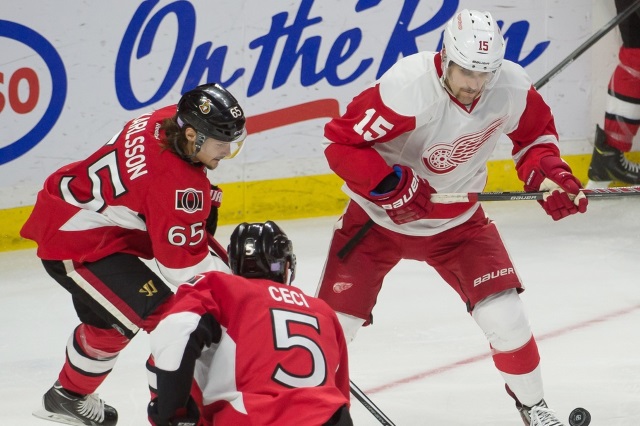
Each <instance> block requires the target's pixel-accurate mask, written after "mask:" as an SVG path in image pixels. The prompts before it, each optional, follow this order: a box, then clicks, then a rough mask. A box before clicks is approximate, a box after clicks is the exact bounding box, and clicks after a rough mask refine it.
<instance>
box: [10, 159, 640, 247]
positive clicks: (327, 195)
mask: <svg viewBox="0 0 640 426" xmlns="http://www.w3.org/2000/svg"><path fill="white" fill-rule="evenodd" d="M563 158H564V159H565V160H566V161H567V163H569V165H570V166H571V168H572V169H573V172H574V174H575V175H576V176H578V177H579V178H580V180H582V182H583V183H586V180H587V170H588V169H589V162H590V161H591V155H567V156H563ZM629 159H631V160H632V161H636V162H640V153H638V152H636V153H632V154H631V155H629ZM487 167H488V171H489V179H488V181H487V186H486V188H485V191H520V190H522V182H520V181H519V180H518V177H517V175H516V173H515V168H514V164H513V161H512V160H498V161H491V162H489V163H488V165H487ZM220 186H221V187H222V189H223V190H224V196H223V203H222V207H221V208H220V218H219V222H220V224H221V225H229V224H236V223H240V222H245V221H246V222H262V221H265V220H286V219H301V218H308V217H318V216H334V215H335V216H337V215H339V214H340V213H342V211H343V210H344V207H345V205H346V203H347V196H346V195H345V194H344V193H343V192H342V191H341V190H340V188H341V186H342V180H341V179H340V178H338V177H337V176H336V175H333V174H328V175H319V176H304V177H295V178H286V179H273V180H263V181H255V182H234V183H226V184H222V185H220ZM32 209H33V207H32V206H27V207H17V208H12V209H5V210H0V224H2V227H1V231H0V251H9V250H20V249H26V248H33V247H35V246H36V245H35V243H34V242H32V241H29V240H25V239H23V238H21V237H20V234H19V233H20V228H21V227H22V225H23V224H24V222H25V221H26V220H27V218H28V217H29V214H31V211H32ZM327 232H330V231H329V230H327Z"/></svg>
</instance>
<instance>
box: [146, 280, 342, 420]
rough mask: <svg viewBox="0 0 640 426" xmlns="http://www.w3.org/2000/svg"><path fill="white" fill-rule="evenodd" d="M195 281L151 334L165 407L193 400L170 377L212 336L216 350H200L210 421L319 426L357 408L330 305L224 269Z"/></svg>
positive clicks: (199, 373) (198, 371)
mask: <svg viewBox="0 0 640 426" xmlns="http://www.w3.org/2000/svg"><path fill="white" fill-rule="evenodd" d="M194 281H195V285H193V286H181V287H180V288H179V290H178V292H177V293H176V300H175V305H174V306H173V307H172V309H171V311H170V312H169V313H168V314H167V316H166V317H165V318H164V319H163V320H162V321H160V323H159V325H158V327H157V328H156V329H155V330H154V331H153V332H152V333H151V336H150V339H151V350H152V354H153V356H154V358H155V365H156V368H157V369H158V373H157V375H158V387H157V388H158V406H159V407H160V410H163V409H165V410H166V409H167V405H172V404H173V405H174V407H173V408H172V409H171V410H170V411H169V412H175V411H174V410H175V408H177V407H179V406H180V404H184V401H186V395H188V391H189V389H188V387H187V388H185V387H184V386H183V387H182V388H181V387H180V383H182V382H184V380H180V378H175V379H172V378H171V377H176V376H175V374H173V375H172V374H170V373H171V372H175V371H177V370H179V369H180V368H181V366H184V365H188V364H189V362H188V358H189V357H193V356H194V355H193V354H194V349H193V347H194V344H198V342H200V343H199V347H200V348H202V347H203V343H202V342H207V340H208V341H209V342H211V345H210V347H208V348H207V347H206V346H204V349H205V350H204V351H203V352H202V354H197V356H199V360H198V362H197V364H196V366H195V379H196V381H197V383H198V385H199V387H200V389H201V390H202V397H203V403H204V407H205V408H204V418H205V420H206V421H207V422H210V421H211V420H212V419H213V424H214V425H234V426H242V425H260V426H266V425H319V424H322V423H324V422H326V421H327V420H329V418H330V417H331V416H332V415H333V414H334V413H335V412H336V411H337V410H338V409H339V408H340V407H342V406H343V405H348V404H349V375H348V359H347V348H346V343H345V340H344V335H343V333H342V328H341V326H340V323H339V322H338V319H337V317H336V315H335V313H334V311H333V310H332V309H331V308H330V307H329V306H328V305H327V304H326V303H325V302H324V301H322V300H319V299H316V298H313V297H310V296H307V295H305V294H303V293H302V291H301V290H299V289H298V288H295V287H291V286H286V285H282V284H278V283H275V282H273V281H268V280H261V279H245V278H242V277H239V276H233V275H227V274H224V273H219V272H211V273H207V274H204V275H200V276H197V277H196V278H195V279H194ZM210 336H213V339H212V338H211V337H210ZM163 371H164V372H167V374H166V375H163V374H164V373H163ZM188 373H190V371H184V372H182V373H181V374H188ZM165 377H169V379H168V380H167V379H165ZM179 389H181V390H179ZM177 393H183V395H176V394H177Z"/></svg>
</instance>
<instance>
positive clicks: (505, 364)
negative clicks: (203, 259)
mask: <svg viewBox="0 0 640 426" xmlns="http://www.w3.org/2000/svg"><path fill="white" fill-rule="evenodd" d="M492 350H493V362H494V363H495V365H496V367H497V368H498V370H499V371H500V373H501V374H502V377H503V378H504V381H505V383H506V384H507V386H508V387H509V388H510V389H511V391H512V392H513V393H514V394H515V396H516V397H517V398H518V400H519V401H520V402H521V403H522V404H524V405H526V406H529V407H531V406H533V405H535V404H537V403H538V402H540V400H541V399H542V398H543V397H544V391H543V388H542V374H541V373H540V354H539V352H538V345H537V344H536V340H535V338H534V337H533V336H531V339H530V340H529V341H528V342H527V343H526V344H525V345H524V346H522V347H520V348H518V349H515V350H513V351H506V352H502V351H497V350H495V349H492Z"/></svg>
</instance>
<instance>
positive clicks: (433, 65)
mask: <svg viewBox="0 0 640 426" xmlns="http://www.w3.org/2000/svg"><path fill="white" fill-rule="evenodd" d="M504 51H505V46H504V40H503V38H502V35H501V34H500V31H499V28H498V26H497V24H496V22H495V20H494V19H493V17H492V16H491V14H490V13H488V12H478V11H473V10H462V11H461V12H459V13H456V14H455V15H454V17H453V18H452V19H451V21H450V22H449V23H448V25H447V26H446V27H445V30H444V39H443V48H442V50H441V51H440V52H419V53H416V54H415V55H411V56H407V57H405V58H402V59H400V60H399V61H398V62H397V63H396V64H395V65H394V66H393V67H391V68H390V69H389V70H388V71H387V72H386V73H385V74H384V75H383V76H382V77H380V79H379V80H378V81H376V82H375V83H374V84H373V85H372V86H371V87H369V88H367V89H366V90H364V91H363V92H362V93H360V94H359V95H357V96H356V97H355V98H354V99H353V101H352V102H351V103H350V104H349V105H348V106H347V109H346V112H345V114H344V115H343V116H342V117H339V118H335V119H333V120H331V121H330V122H329V123H328V124H327V125H326V126H325V138H326V139H325V146H326V149H325V155H326V157H327V160H328V162H329V166H330V167H331V168H332V170H333V171H334V172H335V173H336V174H337V175H339V176H340V177H341V178H342V179H343V180H344V181H345V185H344V186H343V189H344V191H345V192H346V193H347V194H348V195H349V197H350V198H351V200H350V202H349V204H348V206H347V209H346V211H345V213H344V215H343V216H342V217H341V219H340V220H339V221H338V223H337V224H336V226H335V229H334V234H333V239H332V241H331V247H330V249H329V254H328V258H327V262H326V265H325V270H324V273H323V277H322V280H321V283H320V286H319V289H318V297H319V298H321V299H323V300H326V301H327V302H328V303H329V305H330V306H331V307H333V308H334V309H335V310H336V311H337V312H338V318H340V322H341V323H342V324H343V327H344V331H345V336H346V338H347V341H350V340H351V339H353V337H354V336H355V333H356V331H357V329H358V328H359V327H360V326H362V325H363V324H365V323H367V322H370V319H371V312H372V310H373V307H374V305H375V303H376V299H377V297H378V293H379V292H380V289H381V286H382V282H383V280H384V277H385V276H386V275H387V273H388V272H389V271H390V270H391V269H392V268H393V267H394V266H395V265H396V264H397V263H398V262H399V261H400V260H401V259H413V260H417V261H421V262H425V263H426V264H428V265H430V266H432V267H433V268H435V269H436V271H437V272H438V273H439V274H440V276H441V277H442V278H443V279H444V280H445V281H446V282H447V283H448V284H449V285H450V286H451V287H452V289H453V290H454V291H456V292H457V293H458V295H459V296H460V298H461V299H462V301H463V302H464V303H465V305H466V308H467V310H468V312H469V313H470V314H471V315H472V316H473V318H474V320H475V321H476V322H477V324H478V325H479V327H480V328H481V329H482V331H483V332H484V334H485V335H486V336H487V338H488V341H489V343H490V345H491V350H492V355H493V360H494V363H495V365H496V367H497V369H498V370H499V371H500V373H501V374H502V376H503V378H504V380H505V383H506V384H507V385H508V388H509V389H510V392H511V394H512V395H513V396H514V397H515V398H516V405H517V407H518V409H519V411H520V414H521V416H522V418H523V420H524V421H525V423H526V424H527V425H529V424H531V425H532V426H540V425H561V423H560V421H558V420H557V418H556V417H555V414H553V412H551V411H550V410H548V409H547V406H546V403H545V401H544V399H543V397H544V393H543V386H542V375H541V372H540V366H539V361H540V357H539V354H538V348H537V346H536V341H535V339H534V336H533V335H532V333H531V327H530V325H529V320H528V318H527V315H526V313H525V310H524V307H523V305H522V301H521V299H520V297H519V295H518V293H519V292H521V291H522V290H523V287H522V284H521V282H520V279H519V277H518V275H517V273H516V270H515V268H514V266H513V264H512V262H511V258H510V257H509V254H508V252H507V250H506V248H505V246H504V243H503V241H502V238H501V237H500V234H499V233H498V230H497V229H496V226H495V225H494V224H493V222H492V221H490V220H489V219H488V218H487V217H486V216H485V214H484V211H483V210H482V207H481V206H480V204H479V203H455V204H436V203H433V202H431V194H433V193H434V192H442V193H447V192H480V191H482V190H483V188H484V186H485V184H486V181H487V162H488V161H489V159H490V156H491V154H492V152H493V150H494V148H495V147H496V144H497V143H498V139H499V137H500V136H501V135H503V134H504V135H506V136H508V137H509V138H510V139H511V141H512V142H513V150H512V153H513V159H514V162H515V164H516V169H517V173H518V176H519V177H520V178H521V179H522V181H523V182H524V183H525V186H524V187H525V189H526V190H527V191H538V190H540V191H549V192H550V195H549V196H548V197H547V198H546V199H545V200H544V201H543V202H542V203H541V204H542V207H543V208H544V210H545V211H546V212H547V213H548V214H549V215H550V216H552V218H553V219H554V220H559V219H562V218H564V217H567V216H569V215H572V214H575V213H579V212H580V213H582V212H585V211H586V209H587V199H586V197H585V196H584V194H583V193H582V192H581V184H580V182H579V181H578V179H577V178H576V177H575V176H573V174H572V172H571V169H570V168H569V166H568V165H567V164H566V163H565V162H564V161H563V160H562V159H561V158H560V149H559V145H558V135H557V132H556V129H555V124H554V119H553V115H552V113H551V110H550V108H549V106H548V105H547V104H546V103H545V102H544V100H543V99H542V97H541V96H540V94H539V93H538V92H537V91H536V90H535V88H533V86H532V84H531V80H530V78H529V77H528V76H527V74H526V72H525V71H524V69H523V68H522V67H520V66H519V65H517V64H515V63H513V62H510V61H507V60H503V58H504ZM370 225H371V227H370V229H369V230H368V232H367V233H366V234H364V237H363V238H362V240H361V241H360V242H359V244H357V245H355V247H354V248H353V249H352V250H351V251H350V252H349V253H348V254H347V255H346V257H344V256H343V258H341V257H339V255H338V254H339V252H342V248H343V247H345V245H346V244H347V243H350V242H352V241H353V238H354V236H355V235H356V234H357V233H358V232H359V230H361V229H363V226H366V228H364V229H367V228H368V227H369V226H370ZM350 245H351V244H350ZM540 419H544V420H540Z"/></svg>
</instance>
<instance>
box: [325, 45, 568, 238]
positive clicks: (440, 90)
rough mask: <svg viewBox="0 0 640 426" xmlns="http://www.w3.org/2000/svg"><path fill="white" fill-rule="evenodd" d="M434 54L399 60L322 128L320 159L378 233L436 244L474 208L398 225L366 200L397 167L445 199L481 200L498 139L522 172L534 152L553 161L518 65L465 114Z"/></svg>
mask: <svg viewBox="0 0 640 426" xmlns="http://www.w3.org/2000/svg"><path fill="white" fill-rule="evenodd" d="M441 76H442V70H441V60H440V54H439V53H437V54H436V53H429V52H422V53H417V54H415V55H411V56H408V57H405V58H403V59H401V60H399V61H398V62H397V63H396V64H395V65H394V66H393V67H392V68H390V69H389V70H388V71H387V72H386V73H385V74H384V75H383V76H382V77H381V78H380V79H379V80H378V81H377V82H375V84H374V85H373V86H372V87H370V88H368V89H366V90H365V91H363V92H362V93H361V94H359V95H358V96H356V97H355V98H354V99H353V100H352V102H351V103H350V104H349V105H348V106H347V110H346V113H345V114H344V115H343V116H342V117H339V118H336V119H333V120H331V121H330V122H329V123H328V124H327V125H326V126H325V146H326V149H325V155H326V157H327V159H328V161H329V165H330V167H331V168H332V170H333V171H334V172H335V173H336V174H337V175H339V176H340V177H341V178H342V179H344V180H345V183H346V184H345V186H344V187H343V189H344V191H345V192H346V193H347V194H348V195H349V196H350V197H351V198H352V199H353V200H354V201H355V202H357V203H358V204H359V205H360V206H361V207H362V208H363V209H364V210H365V211H366V212H367V214H368V215H369V216H370V217H371V218H372V219H373V220H374V221H375V222H376V223H377V224H379V225H381V226H384V227H385V228H388V229H391V230H393V231H395V232H399V233H401V234H406V235H434V234H437V233H439V232H442V231H444V230H446V229H449V228H452V227H454V226H456V225H459V224H461V223H463V222H464V221H466V220H468V219H469V218H470V217H471V215H472V214H473V213H474V212H475V210H476V209H477V206H478V205H477V204H470V203H459V204H448V205H445V204H440V205H436V206H435V208H434V210H433V212H432V213H431V214H430V216H429V217H428V218H426V219H422V220H418V221H415V222H410V223H407V224H403V225H396V224H394V223H393V222H392V221H391V219H389V217H388V215H387V214H386V212H385V211H384V210H383V209H382V208H381V207H378V206H377V205H376V204H374V203H372V202H371V201H369V200H368V198H370V197H369V196H370V192H371V191H372V190H373V189H374V188H375V187H376V185H377V184H378V183H379V182H380V181H382V179H383V178H384V177H385V176H387V175H388V174H390V173H391V172H392V166H393V165H394V164H402V165H405V166H408V167H411V168H412V169H413V170H414V171H415V172H416V173H417V174H418V175H420V176H422V177H423V178H425V179H427V181H428V182H429V184H430V185H431V186H432V187H433V188H434V189H435V190H436V191H437V192H441V193H447V192H479V191H482V190H483V188H484V187H485V184H486V180H487V165H486V164H487V161H488V160H489V158H490V156H491V153H492V152H493V150H494V148H495V146H496V144H497V142H498V139H499V137H500V135H502V134H507V136H509V138H511V140H512V142H513V151H512V153H513V159H514V161H515V162H516V163H517V164H518V165H520V164H521V162H522V161H523V160H524V159H525V157H526V156H527V153H528V151H530V150H532V149H534V148H535V149H545V150H549V151H550V152H552V153H553V155H559V149H558V138H557V132H556V129H555V124H554V121H553V116H552V114H551V111H550V109H549V107H548V106H547V105H546V104H545V102H544V100H543V99H542V97H541V96H540V95H539V94H538V92H536V90H535V89H534V88H533V87H532V85H531V80H530V79H529V77H528V76H527V74H526V73H525V71H524V69H523V68H522V67H520V66H519V65H517V64H515V63H513V62H510V61H507V60H505V61H503V63H502V68H501V70H500V72H499V74H497V75H496V77H495V78H494V79H493V80H492V81H491V82H490V84H489V85H488V86H489V87H487V88H485V90H484V92H483V93H482V95H481V96H480V97H479V98H478V99H476V100H475V101H474V103H473V104H472V105H471V106H470V107H469V108H467V107H465V106H464V105H462V104H460V102H458V101H457V100H456V99H455V97H453V96H451V95H449V93H448V92H447V91H446V90H445V88H444V87H443V86H442V83H441V81H440V79H441Z"/></svg>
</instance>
